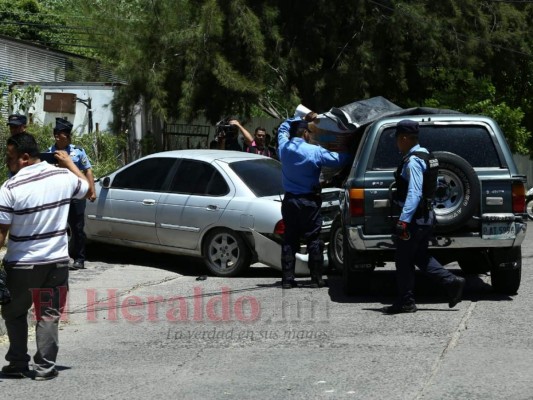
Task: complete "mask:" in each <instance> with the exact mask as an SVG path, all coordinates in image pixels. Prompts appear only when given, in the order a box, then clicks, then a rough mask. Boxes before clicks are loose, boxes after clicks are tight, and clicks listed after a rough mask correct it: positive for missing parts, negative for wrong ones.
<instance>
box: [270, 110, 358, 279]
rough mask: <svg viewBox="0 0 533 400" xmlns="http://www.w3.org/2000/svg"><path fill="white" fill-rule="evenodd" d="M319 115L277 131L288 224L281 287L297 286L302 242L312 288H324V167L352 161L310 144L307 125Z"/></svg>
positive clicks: (283, 206)
mask: <svg viewBox="0 0 533 400" xmlns="http://www.w3.org/2000/svg"><path fill="white" fill-rule="evenodd" d="M316 117H317V114H316V113H314V112H311V113H309V114H307V116H306V117H305V119H304V120H302V119H301V118H300V117H295V118H290V119H288V120H286V121H284V122H283V123H282V124H281V125H280V127H279V129H278V146H279V147H278V152H279V157H280V161H281V171H282V177H283V179H282V183H283V189H284V190H285V196H284V197H283V202H282V204H281V214H282V216H283V221H284V222H285V234H284V235H283V246H282V250H281V265H282V280H281V283H282V287H283V289H290V288H293V287H297V286H298V284H297V283H296V281H295V280H294V270H295V263H296V259H295V255H296V252H297V251H298V250H299V248H300V239H301V238H304V239H305V240H306V242H307V253H308V255H309V261H308V265H309V270H310V272H311V287H323V286H325V282H324V280H323V279H322V267H323V263H324V255H323V243H322V241H321V240H320V230H321V229H322V216H321V215H320V206H321V205H322V199H321V197H320V191H321V188H320V180H319V177H320V171H321V169H322V167H339V166H342V165H344V164H345V163H347V162H348V161H349V160H350V155H349V154H348V153H335V152H330V151H328V150H326V149H324V148H322V147H320V146H316V145H313V144H310V143H308V142H309V139H310V132H309V129H308V122H310V121H313V120H314V119H315V118H316Z"/></svg>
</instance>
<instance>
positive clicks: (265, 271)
mask: <svg viewBox="0 0 533 400" xmlns="http://www.w3.org/2000/svg"><path fill="white" fill-rule="evenodd" d="M87 260H88V261H92V262H102V263H107V264H133V265H144V266H146V267H150V268H159V269H163V270H166V271H170V272H176V273H178V274H180V275H184V276H201V275H207V276H208V277H209V272H208V270H207V268H206V266H205V264H204V261H203V260H202V259H201V258H199V257H190V256H178V255H172V254H163V253H152V252H150V251H146V250H140V249H133V248H126V247H121V246H114V245H107V244H102V243H91V244H90V245H88V246H87ZM280 276H281V275H280V273H279V272H278V271H276V270H275V269H273V268H269V267H266V266H263V265H260V266H258V265H256V264H254V265H252V267H251V268H249V269H248V271H246V273H245V275H244V276H241V277H240V278H276V277H280ZM280 279H281V278H280Z"/></svg>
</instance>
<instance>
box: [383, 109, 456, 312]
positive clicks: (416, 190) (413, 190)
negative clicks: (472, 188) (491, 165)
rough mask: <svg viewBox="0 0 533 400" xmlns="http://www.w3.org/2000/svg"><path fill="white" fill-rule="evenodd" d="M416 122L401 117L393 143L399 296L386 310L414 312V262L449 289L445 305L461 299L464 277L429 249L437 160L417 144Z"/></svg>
mask: <svg viewBox="0 0 533 400" xmlns="http://www.w3.org/2000/svg"><path fill="white" fill-rule="evenodd" d="M418 131H419V128H418V122H416V121H411V120H407V119H406V120H402V121H400V122H398V125H397V126H396V145H397V146H398V149H399V150H400V152H401V154H402V160H401V162H400V165H399V166H398V169H397V170H396V173H395V179H396V188H397V191H396V201H397V202H398V204H399V205H400V207H402V211H401V214H400V218H399V220H398V222H397V223H396V255H395V262H396V275H397V276H396V278H397V285H398V295H399V297H398V300H397V301H396V302H395V303H394V304H393V305H391V306H388V307H384V308H383V312H385V313H387V314H399V313H411V312H416V311H417V308H416V304H415V298H414V293H413V289H414V284H415V265H416V266H417V267H418V268H419V269H420V270H421V271H423V272H424V273H426V274H427V275H428V276H429V277H430V278H432V279H433V280H434V281H435V282H437V283H440V284H442V285H443V286H444V287H445V289H446V291H447V293H448V300H449V303H448V305H449V306H450V308H451V307H454V306H455V305H456V304H457V303H459V302H460V301H461V297H462V294H463V288H464V285H465V280H464V278H461V277H456V276H455V275H454V274H452V273H451V272H449V271H448V270H447V269H445V268H444V267H443V266H442V265H441V264H440V263H439V262H438V261H437V260H436V259H435V258H433V257H432V256H430V254H429V252H428V245H429V238H430V236H431V235H432V232H433V226H434V224H435V212H434V210H433V200H434V197H435V190H436V188H437V177H438V167H439V163H438V160H437V159H436V158H435V157H433V155H432V154H431V153H429V152H428V150H427V149H425V148H423V147H421V146H420V145H419V144H418Z"/></svg>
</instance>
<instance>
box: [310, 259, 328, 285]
mask: <svg viewBox="0 0 533 400" xmlns="http://www.w3.org/2000/svg"><path fill="white" fill-rule="evenodd" d="M309 270H310V272H311V287H312V288H322V287H324V286H326V282H325V281H324V279H323V278H322V262H313V261H311V260H310V261H309Z"/></svg>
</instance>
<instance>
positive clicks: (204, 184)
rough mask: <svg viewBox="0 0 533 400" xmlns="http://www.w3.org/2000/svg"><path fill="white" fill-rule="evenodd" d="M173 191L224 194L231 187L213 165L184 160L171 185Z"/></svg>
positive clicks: (213, 194)
mask: <svg viewBox="0 0 533 400" xmlns="http://www.w3.org/2000/svg"><path fill="white" fill-rule="evenodd" d="M170 191H171V192H173V193H186V194H195V195H206V194H207V195H211V196H222V195H225V194H226V193H228V191H229V187H228V185H227V183H226V181H225V180H224V177H222V175H221V174H220V172H218V171H217V170H216V169H215V168H214V167H213V166H212V165H210V164H208V163H205V162H202V161H196V160H182V161H181V163H180V165H179V167H178V170H177V171H176V175H175V176H174V178H173V180H172V184H171V185H170Z"/></svg>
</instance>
